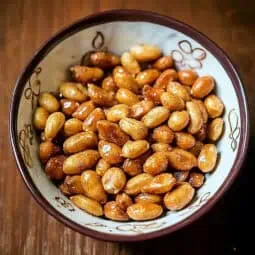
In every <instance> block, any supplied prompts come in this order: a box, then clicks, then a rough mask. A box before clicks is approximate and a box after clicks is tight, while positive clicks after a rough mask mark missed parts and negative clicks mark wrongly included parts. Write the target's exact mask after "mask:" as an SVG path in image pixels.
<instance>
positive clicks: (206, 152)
mask: <svg viewBox="0 0 255 255" xmlns="http://www.w3.org/2000/svg"><path fill="white" fill-rule="evenodd" d="M197 161H198V168H199V169H200V170H201V171H202V172H203V173H208V172H211V171H213V170H214V167H215V165H216V163H217V148H216V146H215V145H214V144H205V145H204V146H203V147H202V150H201V152H200V154H199V156H198V160H197Z"/></svg>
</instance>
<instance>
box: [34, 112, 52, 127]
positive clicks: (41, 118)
mask: <svg viewBox="0 0 255 255" xmlns="http://www.w3.org/2000/svg"><path fill="white" fill-rule="evenodd" d="M48 117H49V113H48V112H47V111H46V110H45V109H44V108H43V107H37V108H36V110H35V113H34V119H33V124H34V127H35V128H36V129H39V130H43V129H44V128H45V125H46V121H47V119H48Z"/></svg>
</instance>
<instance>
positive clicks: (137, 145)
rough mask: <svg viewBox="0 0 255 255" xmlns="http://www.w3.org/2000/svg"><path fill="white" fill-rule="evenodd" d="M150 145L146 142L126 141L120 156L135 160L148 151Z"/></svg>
mask: <svg viewBox="0 0 255 255" xmlns="http://www.w3.org/2000/svg"><path fill="white" fill-rule="evenodd" d="M149 148H150V144H149V143H148V142H147V141H146V140H137V141H128V142H126V143H125V144H124V146H123V147H122V156H123V157H124V158H131V159H134V158H137V157H139V156H141V155H142V154H143V153H145V152H146V151H148V150H149Z"/></svg>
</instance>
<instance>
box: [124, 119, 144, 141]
mask: <svg viewBox="0 0 255 255" xmlns="http://www.w3.org/2000/svg"><path fill="white" fill-rule="evenodd" d="M119 125H120V128H121V129H122V130H123V131H124V132H125V133H126V134H128V135H130V136H131V137H132V138H133V139H134V140H142V139H144V138H145V137H146V136H147V135H148V128H147V127H146V126H145V124H144V123H143V122H142V121H139V120H135V119H131V118H124V119H122V120H120V122H119Z"/></svg>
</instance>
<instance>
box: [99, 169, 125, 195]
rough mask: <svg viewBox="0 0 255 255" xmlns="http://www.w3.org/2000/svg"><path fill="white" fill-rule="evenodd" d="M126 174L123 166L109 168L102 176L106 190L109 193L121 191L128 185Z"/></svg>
mask: <svg viewBox="0 0 255 255" xmlns="http://www.w3.org/2000/svg"><path fill="white" fill-rule="evenodd" d="M126 181H127V179H126V175H125V173H124V172H123V170H122V169H121V168H118V167H112V168H109V169H108V170H107V171H106V172H105V174H104V175H103V177H102V183H103V186H104V190H105V191H106V192H107V193H109V194H117V193H119V192H120V191H121V190H122V189H123V188H124V186H125V185H126Z"/></svg>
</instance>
